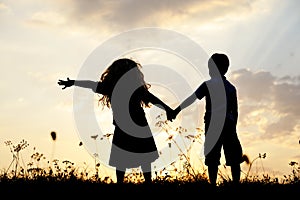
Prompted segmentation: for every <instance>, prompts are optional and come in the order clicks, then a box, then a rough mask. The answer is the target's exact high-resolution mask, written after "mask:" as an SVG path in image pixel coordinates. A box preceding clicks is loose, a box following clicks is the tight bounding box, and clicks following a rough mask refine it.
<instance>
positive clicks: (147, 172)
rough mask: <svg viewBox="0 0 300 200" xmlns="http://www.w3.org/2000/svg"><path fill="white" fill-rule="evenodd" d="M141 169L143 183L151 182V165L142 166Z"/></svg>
mask: <svg viewBox="0 0 300 200" xmlns="http://www.w3.org/2000/svg"><path fill="white" fill-rule="evenodd" d="M141 168H142V171H143V175H144V179H145V183H151V182H152V179H151V163H146V164H143V165H142V166H141Z"/></svg>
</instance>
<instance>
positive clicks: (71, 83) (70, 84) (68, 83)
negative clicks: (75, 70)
mask: <svg viewBox="0 0 300 200" xmlns="http://www.w3.org/2000/svg"><path fill="white" fill-rule="evenodd" d="M74 82H75V81H74V80H70V79H69V77H68V78H67V80H66V81H64V80H59V81H58V82H57V83H58V85H62V86H64V87H63V88H62V89H63V90H64V89H66V88H67V87H71V86H73V85H74Z"/></svg>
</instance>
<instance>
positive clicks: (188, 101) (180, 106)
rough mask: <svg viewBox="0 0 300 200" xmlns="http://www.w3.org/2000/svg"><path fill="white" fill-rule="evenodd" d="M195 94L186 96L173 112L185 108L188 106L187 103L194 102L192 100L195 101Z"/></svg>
mask: <svg viewBox="0 0 300 200" xmlns="http://www.w3.org/2000/svg"><path fill="white" fill-rule="evenodd" d="M196 99H197V96H196V94H195V93H193V94H192V95H190V96H189V97H187V98H186V99H185V100H184V101H183V102H182V103H181V104H180V105H179V106H177V108H176V109H175V110H174V112H175V113H174V114H176V115H177V114H178V113H179V112H180V111H181V110H183V109H185V108H186V107H188V106H189V105H191V104H192V103H194V101H196Z"/></svg>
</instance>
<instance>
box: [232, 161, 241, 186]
mask: <svg viewBox="0 0 300 200" xmlns="http://www.w3.org/2000/svg"><path fill="white" fill-rule="evenodd" d="M231 175H232V181H233V183H239V182H240V178H241V166H240V164H239V163H237V164H233V165H231Z"/></svg>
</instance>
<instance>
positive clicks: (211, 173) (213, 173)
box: [208, 165, 218, 186]
mask: <svg viewBox="0 0 300 200" xmlns="http://www.w3.org/2000/svg"><path fill="white" fill-rule="evenodd" d="M217 176H218V165H208V177H209V182H210V184H211V185H213V186H215V185H216V184H217Z"/></svg>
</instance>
